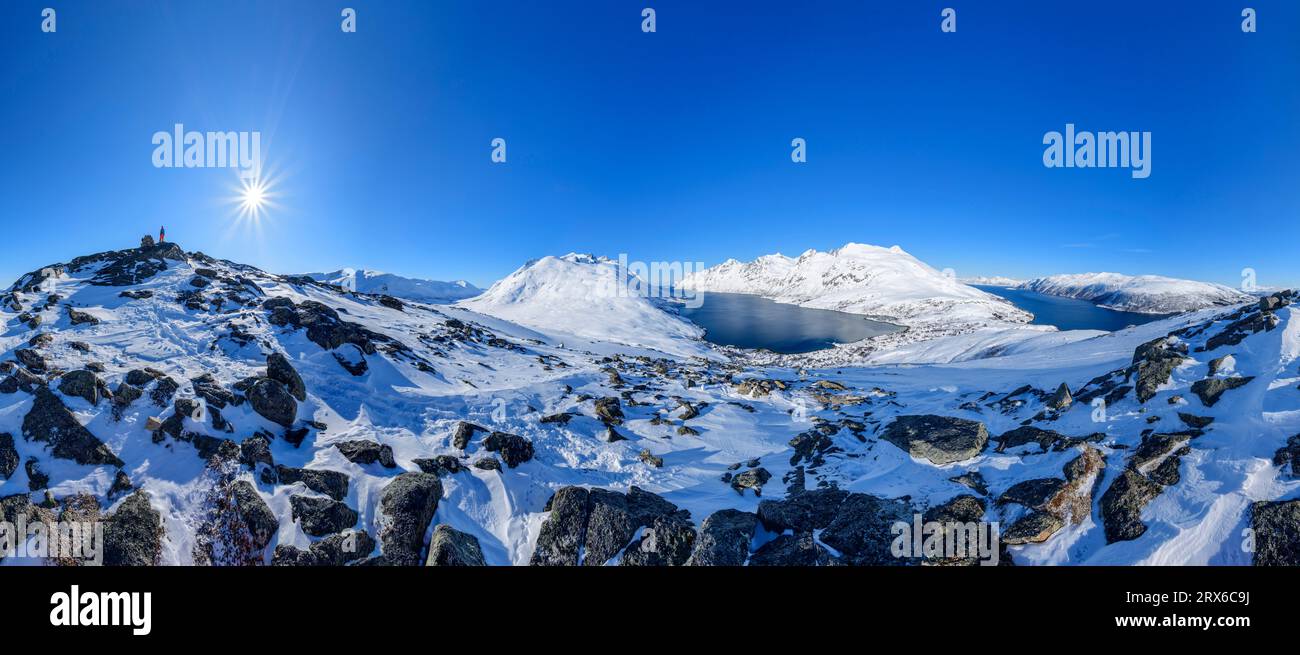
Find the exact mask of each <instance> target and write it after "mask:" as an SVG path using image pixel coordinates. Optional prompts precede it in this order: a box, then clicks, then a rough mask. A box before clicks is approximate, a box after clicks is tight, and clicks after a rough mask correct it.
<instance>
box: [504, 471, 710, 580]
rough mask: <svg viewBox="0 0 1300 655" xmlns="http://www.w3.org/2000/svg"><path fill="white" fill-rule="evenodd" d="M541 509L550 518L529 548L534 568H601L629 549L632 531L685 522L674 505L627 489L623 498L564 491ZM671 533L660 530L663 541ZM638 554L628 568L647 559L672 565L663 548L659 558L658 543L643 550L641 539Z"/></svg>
mask: <svg viewBox="0 0 1300 655" xmlns="http://www.w3.org/2000/svg"><path fill="white" fill-rule="evenodd" d="M546 509H547V511H549V512H550V513H551V515H550V516H549V517H547V519H546V522H545V523H543V524H542V530H541V533H540V534H539V535H538V537H537V543H536V545H535V546H534V548H533V556H532V560H531V561H530V562H529V563H530V564H531V565H533V566H578V565H584V566H603V565H604V564H605V563H606V562H608V561H609V560H610V559H612V558H613V557H614V556H615V555H618V554H619V553H620V552H623V551H624V550H625V549H629V548H630V547H631V546H630V543H629V542H631V541H632V536H633V535H634V534H635V533H636V531H637V529H639V528H641V527H647V526H652V525H653V524H654V523H655V520H656V519H658V518H664V517H672V518H674V519H676V520H678V521H686V520H687V519H688V518H689V514H687V513H685V512H684V511H681V510H678V509H677V506H676V505H673V504H672V503H670V502H668V501H666V500H664V499H663V498H660V497H659V496H657V495H655V494H652V493H650V492H648V491H644V490H642V489H640V488H638V487H632V488H631V489H629V490H628V493H627V494H621V493H618V492H616V491H609V490H607V489H585V488H583V487H563V488H561V489H560V490H558V491H556V492H555V495H553V496H551V500H550V502H548V503H547V506H546ZM671 527H672V526H669V525H667V524H665V525H664V530H665V532H664V533H662V534H663V535H664V536H665V538H672V537H669V536H668V534H667V532H668V531H669V529H670V528H671ZM656 538H657V537H656ZM677 538H680V535H677ZM643 547H644V548H643ZM637 550H638V551H642V550H644V551H645V552H643V553H640V554H638V555H637V557H636V559H634V561H633V562H631V563H629V564H636V563H638V562H639V561H643V560H646V559H650V558H652V557H665V558H668V559H672V558H673V557H674V556H675V555H673V554H669V553H668V552H667V551H668V550H669V549H668V548H667V546H666V545H665V550H664V552H660V550H659V544H658V542H657V541H655V542H652V543H650V544H646V543H645V538H644V537H643V538H642V539H641V540H640V541H639V542H638V544H637Z"/></svg>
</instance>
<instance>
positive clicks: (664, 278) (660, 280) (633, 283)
mask: <svg viewBox="0 0 1300 655" xmlns="http://www.w3.org/2000/svg"><path fill="white" fill-rule="evenodd" d="M704 269H705V266H704V262H649V263H646V262H639V261H628V257H627V254H626V253H620V254H619V256H618V270H617V271H616V275H615V280H614V282H615V284H614V295H616V296H618V297H640V298H664V299H667V300H672V301H675V302H681V303H682V304H683V305H685V306H686V307H688V308H691V309H697V308H699V307H701V306H703V304H704V292H703V291H696V290H692V289H687V288H683V286H682V282H683V281H685V279H686V277H687V276H689V275H691V274H692V273H699V272H701V271H703V270H704Z"/></svg>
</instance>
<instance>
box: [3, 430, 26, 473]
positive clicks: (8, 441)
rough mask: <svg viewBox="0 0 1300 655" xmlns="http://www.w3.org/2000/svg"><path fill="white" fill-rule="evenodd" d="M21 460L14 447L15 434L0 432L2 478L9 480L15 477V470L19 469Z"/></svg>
mask: <svg viewBox="0 0 1300 655" xmlns="http://www.w3.org/2000/svg"><path fill="white" fill-rule="evenodd" d="M19 461H21V458H20V457H19V456H18V450H17V449H16V448H14V436H13V435H12V434H9V433H7V432H6V433H0V478H3V479H5V480H8V479H9V478H11V477H13V475H14V471H16V470H18V462H19Z"/></svg>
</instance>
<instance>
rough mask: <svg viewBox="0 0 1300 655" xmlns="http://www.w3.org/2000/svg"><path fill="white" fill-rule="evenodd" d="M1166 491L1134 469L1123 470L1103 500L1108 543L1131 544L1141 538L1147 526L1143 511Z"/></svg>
mask: <svg viewBox="0 0 1300 655" xmlns="http://www.w3.org/2000/svg"><path fill="white" fill-rule="evenodd" d="M1163 490H1164V487H1162V486H1160V485H1159V484H1157V483H1155V482H1152V481H1150V480H1148V479H1146V478H1145V477H1143V476H1142V475H1140V474H1139V473H1137V472H1135V471H1133V470H1132V469H1124V472H1123V473H1121V474H1120V475H1119V477H1117V478H1115V481H1114V482H1112V483H1111V485H1110V488H1109V489H1107V490H1106V493H1104V494H1102V496H1101V518H1102V525H1103V527H1104V528H1105V533H1106V543H1108V544H1113V543H1115V542H1117V541H1129V540H1132V539H1137V538H1138V537H1140V536H1142V533H1144V532H1146V531H1147V526H1146V524H1144V523H1143V522H1142V509H1143V508H1144V507H1146V506H1147V504H1148V503H1150V502H1151V501H1152V500H1155V498H1156V496H1159V495H1160V492H1161V491H1163Z"/></svg>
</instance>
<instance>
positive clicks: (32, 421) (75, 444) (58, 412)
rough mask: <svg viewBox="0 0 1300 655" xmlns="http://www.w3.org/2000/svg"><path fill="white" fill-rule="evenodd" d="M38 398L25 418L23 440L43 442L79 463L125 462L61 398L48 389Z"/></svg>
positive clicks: (39, 391)
mask: <svg viewBox="0 0 1300 655" xmlns="http://www.w3.org/2000/svg"><path fill="white" fill-rule="evenodd" d="M35 395H36V401H35V402H34V403H33V404H32V408H31V410H30V411H28V412H27V416H26V417H24V418H23V437H24V438H26V439H27V440H29V441H40V442H44V443H46V444H48V445H49V447H50V452H51V453H52V454H53V455H54V456H55V457H58V458H61V459H70V460H72V461H74V462H76V463H78V464H83V465H100V464H107V465H111V466H117V467H121V466H122V460H120V459H118V457H117V455H115V454H113V451H111V450H109V449H108V446H106V445H104V443H103V442H102V441H100V440H99V439H97V438H95V435H93V434H91V433H90V431H89V430H87V429H86V428H84V427H82V425H81V423H79V422H78V421H77V418H76V417H75V416H73V415H72V412H69V411H68V408H67V407H65V406H64V405H63V401H61V400H59V398H58V396H55V395H54V393H53V392H51V391H50V390H49V389H46V388H45V387H39V388H37V389H36V394H35Z"/></svg>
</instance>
